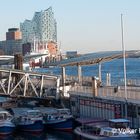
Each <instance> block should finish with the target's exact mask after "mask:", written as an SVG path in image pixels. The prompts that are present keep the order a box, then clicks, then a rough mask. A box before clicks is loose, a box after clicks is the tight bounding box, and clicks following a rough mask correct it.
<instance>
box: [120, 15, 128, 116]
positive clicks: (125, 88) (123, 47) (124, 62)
mask: <svg viewBox="0 0 140 140" xmlns="http://www.w3.org/2000/svg"><path fill="white" fill-rule="evenodd" d="M123 30H124V29H123V14H121V31H122V50H123V65H124V90H125V91H124V92H125V101H126V105H125V117H126V118H127V85H126V61H125V56H126V55H125V45H124V31H123Z"/></svg>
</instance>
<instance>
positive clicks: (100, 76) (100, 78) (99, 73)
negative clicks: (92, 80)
mask: <svg viewBox="0 0 140 140" xmlns="http://www.w3.org/2000/svg"><path fill="white" fill-rule="evenodd" d="M98 66H99V69H98V70H99V71H98V75H99V81H100V82H102V72H101V68H102V67H101V63H99V64H98Z"/></svg>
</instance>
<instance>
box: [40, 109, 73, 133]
mask: <svg viewBox="0 0 140 140" xmlns="http://www.w3.org/2000/svg"><path fill="white" fill-rule="evenodd" d="M37 109H38V110H40V111H41V112H42V113H43V117H44V122H45V125H46V127H47V128H51V129H55V130H61V131H68V132H71V131H72V129H73V116H72V115H71V113H70V110H69V109H68V108H61V109H57V108H51V107H37Z"/></svg>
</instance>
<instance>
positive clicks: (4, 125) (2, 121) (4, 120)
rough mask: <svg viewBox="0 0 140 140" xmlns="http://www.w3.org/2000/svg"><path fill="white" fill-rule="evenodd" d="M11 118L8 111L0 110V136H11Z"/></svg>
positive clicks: (12, 127) (12, 128)
mask: <svg viewBox="0 0 140 140" xmlns="http://www.w3.org/2000/svg"><path fill="white" fill-rule="evenodd" d="M12 120H13V116H12V115H11V114H9V112H8V111H6V110H3V109H0V135H9V134H12V133H13V131H14V129H15V125H14V124H13V122H12Z"/></svg>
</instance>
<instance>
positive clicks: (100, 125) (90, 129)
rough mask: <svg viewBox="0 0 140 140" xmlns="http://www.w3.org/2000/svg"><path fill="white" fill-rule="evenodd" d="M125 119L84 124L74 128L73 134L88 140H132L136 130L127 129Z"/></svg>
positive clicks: (127, 122) (134, 137)
mask: <svg viewBox="0 0 140 140" xmlns="http://www.w3.org/2000/svg"><path fill="white" fill-rule="evenodd" d="M129 122H130V121H129V120H127V119H110V120H108V121H104V122H97V123H86V124H83V125H82V126H80V127H76V128H75V130H74V133H75V134H76V135H78V136H80V137H82V138H86V139H89V140H130V139H131V140H132V139H133V140H134V139H136V137H137V135H136V131H137V130H136V129H130V128H129V127H128V124H129Z"/></svg>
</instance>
